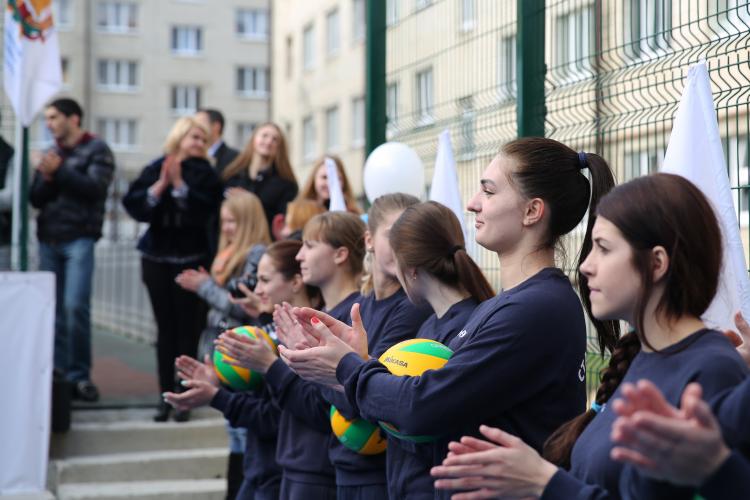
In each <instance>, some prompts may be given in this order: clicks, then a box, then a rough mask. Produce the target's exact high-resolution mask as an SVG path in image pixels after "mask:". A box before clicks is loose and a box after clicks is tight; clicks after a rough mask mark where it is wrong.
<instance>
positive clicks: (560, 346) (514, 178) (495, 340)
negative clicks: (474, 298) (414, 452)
mask: <svg viewBox="0 0 750 500" xmlns="http://www.w3.org/2000/svg"><path fill="white" fill-rule="evenodd" d="M584 168H588V169H589V170H590V173H591V177H592V184H593V188H592V184H589V181H588V180H587V179H586V176H585V175H583V173H582V172H581V170H582V169H584ZM613 184H614V179H613V177H612V173H611V171H610V169H609V167H608V166H607V164H606V162H604V160H603V159H601V158H600V157H599V156H597V155H594V154H589V155H585V154H580V155H579V153H577V152H575V151H574V150H572V149H570V148H569V147H567V146H565V145H563V144H561V143H559V142H557V141H554V140H551V139H544V138H526V139H519V140H517V141H513V142H510V143H508V144H506V145H505V146H504V147H503V148H502V151H501V153H500V154H499V155H498V156H497V157H496V158H495V159H494V160H493V161H492V162H491V163H490V165H489V166H488V167H487V168H486V170H485V172H484V174H483V175H482V180H481V190H480V192H479V193H477V194H476V195H475V196H474V197H473V198H472V200H471V201H470V202H469V209H470V210H471V211H473V212H475V213H476V229H477V232H476V240H477V242H478V243H479V244H480V245H482V246H484V247H485V248H487V249H490V250H492V251H495V252H497V253H498V255H499V257H500V264H501V265H500V268H501V281H502V285H503V287H504V289H503V291H502V292H501V293H500V294H499V295H497V296H496V297H493V298H492V299H490V300H487V301H485V302H483V303H482V304H481V305H480V306H479V307H477V308H476V309H475V311H474V312H473V314H472V315H471V317H470V318H469V319H468V320H467V321H466V324H464V325H463V328H461V330H460V332H459V333H458V334H456V335H455V336H453V338H452V339H451V340H450V341H449V342H448V346H449V347H450V348H451V349H452V350H453V351H454V354H453V357H452V358H451V359H450V360H449V361H448V363H447V364H446V365H445V366H444V367H443V368H442V369H440V370H437V371H427V372H425V373H424V374H423V375H422V376H418V377H394V376H392V375H391V374H390V373H389V372H388V370H387V369H386V368H385V367H384V366H383V365H381V364H380V363H379V362H378V361H377V360H374V359H370V360H365V359H363V358H362V357H361V355H358V354H356V353H354V352H349V353H348V354H346V355H345V356H343V355H342V353H341V351H339V350H337V349H332V348H331V346H330V345H328V344H326V345H323V346H318V347H313V348H310V349H307V350H297V351H290V350H288V349H284V350H282V354H283V355H284V356H285V357H287V358H288V359H289V360H290V363H291V364H292V366H293V368H294V369H295V370H296V371H298V373H300V374H301V375H303V376H305V377H309V378H311V379H313V380H321V381H325V382H327V383H329V384H342V385H343V386H344V388H345V391H346V394H347V396H348V398H349V400H350V401H351V402H352V403H353V404H356V405H358V406H359V407H360V410H361V411H362V415H363V416H364V417H367V418H371V417H377V418H378V419H380V420H383V421H386V422H390V423H392V424H393V425H395V426H396V427H397V428H399V430H401V432H404V433H407V434H416V435H424V434H428V435H429V434H432V435H438V436H441V439H440V441H439V442H438V443H437V444H436V445H435V448H434V449H435V457H434V460H433V463H436V462H437V463H439V460H441V459H442V457H443V456H445V450H446V449H447V444H448V441H449V440H450V439H451V438H453V439H455V438H458V437H460V436H461V435H464V434H467V433H476V429H477V428H478V427H479V424H480V423H482V422H492V423H494V425H496V426H499V427H502V428H504V429H507V430H509V431H511V432H514V433H518V434H520V435H522V436H524V438H525V439H527V440H528V442H530V443H532V445H533V446H534V447H535V448H537V449H539V450H541V447H542V444H543V443H544V441H545V440H546V439H547V437H549V435H550V434H551V433H552V431H554V430H555V429H556V428H557V427H559V426H560V425H561V424H562V423H563V422H565V421H567V420H569V419H570V418H572V417H573V416H575V415H577V414H579V413H580V412H581V410H582V409H583V408H584V406H585V401H586V393H585V367H584V356H585V352H586V329H585V322H584V318H583V310H582V308H581V303H580V302H579V300H578V298H577V296H576V293H575V291H574V290H573V287H572V286H571V284H570V280H569V279H568V278H567V277H566V276H565V274H564V273H563V272H562V271H561V270H560V269H558V268H556V267H555V250H554V248H555V244H556V243H557V241H558V239H559V238H560V237H561V236H562V235H564V234H566V233H568V232H570V231H572V230H573V229H574V228H575V227H576V226H577V225H578V223H579V222H580V221H581V220H582V219H583V216H584V214H585V213H586V211H587V209H589V206H590V205H591V207H595V206H596V203H597V202H598V200H599V199H600V197H601V196H602V195H603V194H604V193H605V192H606V191H607V190H609V189H610V188H611V187H612V185H613ZM590 229H591V228H590V227H589V228H588V230H587V235H586V238H585V243H586V244H589V245H590V241H591V240H590ZM584 286H585V284H584ZM312 314H314V313H313V312H311V311H300V314H299V317H300V320H301V321H302V322H305V321H307V320H309V319H310V317H311V315H312ZM318 316H320V315H318ZM322 320H323V322H324V323H326V325H327V326H328V327H329V328H331V329H332V330H334V333H336V334H337V335H338V336H339V337H341V336H345V335H348V333H347V332H348V330H347V329H346V328H345V326H344V325H341V324H337V323H335V322H331V321H329V320H328V319H327V318H325V317H322ZM597 326H598V327H599V328H598V331H599V335H600V338H601V339H602V342H603V345H608V346H611V345H613V344H614V339H615V338H616V336H615V334H614V329H613V328H612V325H603V324H598V325H597ZM394 402H398V404H394ZM375 406H377V407H378V410H377V415H370V414H368V412H367V411H364V410H362V409H363V408H374V407H375ZM441 493H442V492H438V494H441Z"/></svg>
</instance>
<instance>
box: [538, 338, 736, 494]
mask: <svg viewBox="0 0 750 500" xmlns="http://www.w3.org/2000/svg"><path fill="white" fill-rule="evenodd" d="M747 372H748V368H747V366H746V365H745V363H744V362H743V361H742V358H740V356H739V354H737V352H736V351H735V349H734V347H732V345H731V344H730V343H729V341H728V340H727V339H726V338H725V337H724V336H723V335H722V334H721V333H719V332H717V331H714V330H700V331H698V332H696V333H694V334H692V335H690V336H689V337H687V338H685V339H683V340H681V341H680V342H677V343H676V344H674V345H672V346H670V347H668V348H666V349H664V350H662V351H661V352H640V353H638V355H636V357H635V359H634V360H633V362H632V364H631V365H630V368H629V369H628V372H627V374H626V375H625V377H624V379H623V382H632V383H635V382H637V381H638V380H641V379H648V380H650V381H651V382H653V383H654V384H655V385H656V386H657V387H658V388H659V389H660V390H661V391H662V392H663V393H664V397H665V398H666V399H667V401H669V402H670V403H671V404H672V405H674V406H679V402H680V398H681V396H682V393H683V391H684V389H685V386H687V385H688V384H689V383H691V382H698V383H700V384H701V386H702V387H703V392H704V394H705V395H706V397H707V398H708V399H710V398H712V397H713V396H715V395H716V394H717V393H719V392H720V391H722V390H724V389H725V388H727V387H733V386H735V385H737V384H738V383H739V382H740V381H742V380H743V379H744V378H745V376H746V375H747ZM619 396H620V389H619V388H618V389H617V390H616V391H615V393H614V394H613V396H612V400H614V399H616V398H618V397H619ZM616 418H617V415H615V413H614V412H613V411H611V410H610V409H609V408H607V407H606V406H605V407H604V409H603V410H602V411H601V413H599V414H598V415H597V416H596V417H595V418H594V420H592V421H591V423H589V425H588V426H587V427H586V430H585V431H584V432H583V433H582V434H581V436H580V437H579V438H578V441H577V442H576V444H575V446H574V447H573V452H572V455H571V469H570V471H569V472H567V471H563V470H558V472H557V473H556V474H555V475H554V476H553V477H552V480H551V481H550V483H549V484H548V485H547V487H546V488H545V490H544V494H543V495H542V499H544V500H550V499H560V500H562V499H566V500H568V499H603V498H612V499H616V498H628V499H630V498H632V499H639V500H640V499H649V498H653V499H656V498H669V499H679V498H686V499H692V498H693V496H694V490H693V489H690V488H682V487H677V486H673V485H670V484H667V483H663V482H660V481H653V480H650V479H647V478H646V477H645V476H643V475H642V474H641V473H640V472H638V470H637V469H636V468H635V467H632V466H624V465H623V464H621V463H619V462H615V461H613V460H611V459H610V457H609V455H610V451H611V450H612V446H613V443H612V441H611V440H610V438H609V436H610V433H611V430H612V424H613V423H614V420H615V419H616Z"/></svg>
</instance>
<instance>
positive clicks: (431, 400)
mask: <svg viewBox="0 0 750 500" xmlns="http://www.w3.org/2000/svg"><path fill="white" fill-rule="evenodd" d="M448 347H450V348H451V349H452V350H453V352H454V354H453V356H452V357H451V359H450V360H448V362H447V364H446V365H445V366H444V367H443V368H441V369H440V370H430V371H427V372H425V373H424V374H423V375H422V376H419V377H393V376H391V375H390V374H389V373H388V370H387V369H386V368H385V367H384V366H383V365H382V364H380V363H379V362H378V361H377V360H370V361H364V360H362V359H360V358H359V357H358V356H356V355H353V354H348V355H346V356H345V357H344V358H343V359H342V360H341V362H340V363H339V365H338V367H337V370H336V375H337V378H338V380H339V382H341V383H342V384H343V386H344V388H345V391H346V395H347V397H348V399H349V400H350V401H351V402H353V403H354V404H355V405H356V407H357V408H358V410H359V413H360V414H361V415H362V416H363V417H365V418H367V419H369V420H375V421H377V420H382V421H385V422H389V423H391V424H393V425H394V426H395V427H397V428H398V429H399V430H400V432H402V433H405V434H410V435H437V436H440V439H439V440H438V441H437V442H436V443H435V445H434V447H433V451H434V454H433V464H436V463H440V462H442V460H443V458H444V457H445V455H446V452H447V444H448V442H449V441H451V440H457V439H459V438H460V437H461V436H463V435H478V429H479V426H480V424H487V425H490V426H494V427H499V428H501V429H504V430H505V431H507V432H510V433H512V434H515V435H517V436H519V437H520V438H522V439H523V440H524V441H526V442H527V443H529V444H530V445H531V446H533V447H534V448H536V449H537V450H540V449H541V447H542V444H543V443H544V441H545V440H546V439H547V437H549V435H550V434H551V433H552V432H553V431H554V430H555V429H557V428H558V427H559V426H560V425H561V424H563V423H564V422H566V421H568V420H570V419H571V418H573V417H574V416H576V415H578V414H580V413H581V412H582V411H583V410H584V408H585V404H586V390H585V380H586V373H585V362H584V356H585V353H586V328H585V322H584V317H583V308H582V307H581V303H580V301H579V300H578V296H577V295H576V293H575V291H574V290H573V287H572V286H571V284H570V281H569V279H568V278H567V277H566V276H565V274H564V273H563V272H562V271H560V270H559V269H556V268H546V269H543V270H541V271H540V272H538V273H537V274H536V275H534V276H532V277H530V278H528V279H527V280H526V281H524V282H523V283H521V284H519V285H517V286H515V287H513V288H511V289H509V290H504V291H502V292H501V293H500V294H498V295H497V296H496V297H494V298H492V299H490V300H487V301H485V302H483V303H482V304H481V305H479V307H477V308H476V310H475V311H474V313H473V314H472V315H471V317H470V319H469V320H468V322H467V323H466V325H465V326H464V328H463V329H462V330H461V331H460V332H459V333H458V334H457V335H456V336H455V337H454V338H453V340H451V342H450V343H449V345H448ZM450 495H451V493H450V492H448V491H438V492H436V496H437V497H445V498H448V497H450Z"/></svg>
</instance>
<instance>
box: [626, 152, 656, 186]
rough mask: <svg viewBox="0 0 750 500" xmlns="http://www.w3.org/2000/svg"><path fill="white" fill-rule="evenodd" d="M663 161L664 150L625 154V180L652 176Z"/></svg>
mask: <svg viewBox="0 0 750 500" xmlns="http://www.w3.org/2000/svg"><path fill="white" fill-rule="evenodd" d="M663 161H664V150H663V149H661V148H659V149H657V150H656V151H634V152H631V153H626V154H625V163H624V167H625V180H630V179H634V178H636V177H640V176H642V175H648V174H652V173H654V172H656V171H658V170H659V169H660V168H661V165H662V162H663Z"/></svg>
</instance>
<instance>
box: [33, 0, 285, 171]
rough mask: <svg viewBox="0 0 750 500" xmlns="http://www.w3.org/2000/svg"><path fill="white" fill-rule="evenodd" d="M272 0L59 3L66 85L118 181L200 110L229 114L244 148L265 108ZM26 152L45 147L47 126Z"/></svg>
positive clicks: (234, 141)
mask: <svg viewBox="0 0 750 500" xmlns="http://www.w3.org/2000/svg"><path fill="white" fill-rule="evenodd" d="M269 5H270V0H233V1H227V0H210V1H209V0H158V1H147V0H55V1H54V2H53V6H54V9H55V24H56V25H57V26H58V29H59V39H60V52H61V57H62V67H63V78H64V88H63V90H62V92H61V95H66V96H71V97H73V98H75V99H77V100H78V101H80V103H81V104H82V106H83V108H84V110H85V113H86V116H85V117H84V125H85V127H86V128H88V129H89V130H92V131H93V132H95V133H97V134H99V135H100V136H102V137H103V138H104V139H105V140H106V141H107V142H108V143H109V145H110V146H111V147H112V149H113V151H114V152H115V155H116V157H117V163H118V167H119V170H118V173H119V175H118V180H119V181H121V182H122V183H124V182H126V181H127V180H128V179H130V178H132V177H134V176H135V175H136V174H137V172H138V171H139V170H140V169H141V168H142V167H143V166H144V165H145V164H146V163H148V162H149V161H151V160H152V159H153V158H155V157H157V156H158V155H159V154H161V148H162V144H163V142H164V139H165V137H166V134H167V132H168V131H169V129H170V127H171V126H172V124H173V123H174V121H175V120H176V119H177V118H178V117H180V116H183V115H189V114H192V113H194V112H195V110H196V109H197V108H199V107H213V108H217V109H220V110H221V111H222V112H223V113H224V114H225V116H226V126H225V131H224V139H225V141H226V142H227V143H228V144H230V145H232V146H233V147H236V148H241V147H242V145H243V144H244V143H245V142H246V141H247V139H248V137H249V135H250V133H251V131H252V129H253V127H255V126H256V125H257V124H258V123H262V122H263V121H266V120H267V119H268V116H269V103H270V69H269V61H270V59H269V55H270V54H269V47H270V43H269V41H270V40H269V39H270V24H271V23H270V10H269ZM31 140H32V143H31V145H32V148H33V149H40V148H42V147H44V146H46V145H47V144H49V142H50V140H51V138H50V136H49V133H48V131H47V130H46V127H45V126H44V122H43V120H41V119H37V122H36V123H35V124H34V126H33V127H32V130H31Z"/></svg>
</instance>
